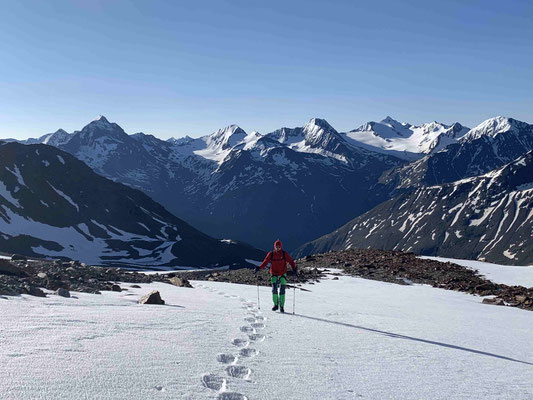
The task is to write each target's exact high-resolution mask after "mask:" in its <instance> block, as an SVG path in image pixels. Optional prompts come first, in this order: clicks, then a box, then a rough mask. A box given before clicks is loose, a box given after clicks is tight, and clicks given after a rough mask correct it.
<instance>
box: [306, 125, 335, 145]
mask: <svg viewBox="0 0 533 400" xmlns="http://www.w3.org/2000/svg"><path fill="white" fill-rule="evenodd" d="M303 134H304V138H305V143H306V144H307V145H312V146H316V145H318V144H319V142H321V141H322V140H324V139H326V138H327V137H328V136H330V135H338V133H337V131H336V130H335V128H333V127H332V126H331V125H330V124H329V123H328V122H327V121H326V120H325V119H321V118H312V119H311V120H310V121H309V122H308V123H307V124H305V126H304V129H303Z"/></svg>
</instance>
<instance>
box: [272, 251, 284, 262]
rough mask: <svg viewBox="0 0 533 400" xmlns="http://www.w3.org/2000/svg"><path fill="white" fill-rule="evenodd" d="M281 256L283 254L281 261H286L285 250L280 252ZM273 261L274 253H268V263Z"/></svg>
mask: <svg viewBox="0 0 533 400" xmlns="http://www.w3.org/2000/svg"><path fill="white" fill-rule="evenodd" d="M281 254H283V261H286V259H285V250H283V249H282V250H281ZM272 261H274V252H273V251H272V252H270V262H272Z"/></svg>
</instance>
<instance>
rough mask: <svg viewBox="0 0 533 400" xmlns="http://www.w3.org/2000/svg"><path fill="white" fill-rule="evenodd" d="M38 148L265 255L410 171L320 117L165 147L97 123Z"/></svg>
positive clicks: (365, 205)
mask: <svg viewBox="0 0 533 400" xmlns="http://www.w3.org/2000/svg"><path fill="white" fill-rule="evenodd" d="M35 141H40V142H42V143H45V142H46V143H48V144H52V145H55V146H58V147H59V148H60V149H62V150H65V151H67V152H69V153H71V154H72V155H74V156H75V157H76V158H78V159H80V160H82V161H84V162H85V163H87V165H89V166H90V167H91V168H93V169H94V170H95V171H96V172H97V173H99V174H101V175H103V176H105V177H108V178H110V179H112V180H114V181H117V182H121V183H124V184H126V185H129V186H131V187H134V188H137V189H140V190H142V191H144V192H145V193H146V194H147V195H149V196H150V197H152V198H153V199H154V200H156V201H158V202H160V203H161V204H162V205H163V206H165V208H167V209H168V210H169V211H170V212H172V213H173V214H175V215H177V216H178V217H180V218H183V219H184V220H186V221H187V222H189V223H190V224H192V225H193V226H195V227H197V228H199V229H200V230H202V231H205V232H206V233H208V234H210V235H212V236H215V237H232V238H235V239H240V240H246V241H247V242H249V243H252V244H254V245H256V246H259V247H262V248H270V247H271V245H272V240H273V239H275V238H277V237H278V236H280V235H283V238H284V243H285V244H286V246H287V247H288V248H294V247H295V246H297V245H300V244H302V243H304V242H306V241H308V240H312V239H314V238H316V237H318V236H320V235H322V234H325V233H327V232H329V231H331V230H332V229H334V228H335V227H337V226H339V225H340V224H342V223H344V222H346V221H347V220H349V219H350V218H353V217H354V216H356V215H359V214H361V213H362V212H364V211H366V210H368V209H370V208H372V207H373V206H375V205H376V204H379V203H380V202H381V201H383V200H385V199H386V198H382V197H380V196H381V195H378V194H376V196H373V195H372V194H370V195H369V188H370V187H371V185H373V184H375V183H376V182H377V180H378V178H379V176H380V175H381V173H382V172H383V171H385V170H388V169H390V168H393V167H396V166H399V165H402V164H404V163H405V161H404V160H402V159H400V158H398V157H396V156H395V155H390V154H383V153H378V152H374V151H370V150H368V149H366V148H364V146H363V147H362V146H359V145H358V144H356V143H355V142H354V140H352V139H349V138H348V137H347V136H346V135H345V134H341V133H339V132H337V131H336V130H335V129H334V128H333V127H332V126H331V125H330V124H328V123H327V122H326V121H325V120H323V119H318V118H313V119H311V120H310V121H309V122H308V123H307V124H306V125H305V126H303V127H298V128H282V129H279V130H277V131H274V132H272V133H269V134H266V135H261V134H259V133H257V132H252V133H249V134H248V133H246V132H245V131H244V130H242V129H241V128H239V127H238V126H236V125H232V126H228V127H226V128H224V129H220V130H218V131H217V132H214V133H213V134H211V135H207V136H204V137H201V138H197V139H193V138H190V137H185V138H181V139H170V140H168V141H162V140H160V139H157V138H156V137H154V136H152V135H146V134H143V133H137V134H134V135H128V134H126V133H125V132H124V130H123V129H122V128H121V127H120V126H118V125H117V124H115V123H110V122H109V121H108V120H107V119H106V118H105V117H102V116H101V117H99V118H98V119H97V120H95V121H93V122H91V123H89V124H88V125H87V126H85V127H84V128H83V129H82V130H81V131H76V132H74V133H72V134H68V136H65V133H64V131H62V130H59V131H57V132H56V133H54V134H51V135H50V134H49V135H45V136H43V137H41V138H40V139H31V140H29V141H27V142H28V143H30V142H31V143H33V142H35ZM376 193H377V192H376Z"/></svg>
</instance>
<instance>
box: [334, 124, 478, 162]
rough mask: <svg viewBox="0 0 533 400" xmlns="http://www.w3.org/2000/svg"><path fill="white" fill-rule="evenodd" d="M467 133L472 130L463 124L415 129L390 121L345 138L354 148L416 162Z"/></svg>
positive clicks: (353, 131) (366, 125)
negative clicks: (358, 147) (355, 146)
mask: <svg viewBox="0 0 533 400" xmlns="http://www.w3.org/2000/svg"><path fill="white" fill-rule="evenodd" d="M467 132H468V128H465V127H463V126H462V125H461V124H459V123H455V124H453V125H451V126H448V125H444V124H441V123H439V122H431V123H429V124H422V125H420V126H412V125H410V124H407V123H400V122H398V121H396V120H394V119H392V118H391V117H387V118H385V119H384V120H382V121H381V122H367V123H366V124H364V125H362V126H360V127H359V128H357V129H354V130H352V131H350V132H347V133H345V134H344V135H345V136H346V138H347V140H349V141H351V142H352V143H353V144H354V145H357V146H360V147H363V148H366V149H370V150H373V151H377V152H382V153H389V154H393V155H395V156H397V157H401V158H404V159H406V160H410V161H412V160H416V159H418V158H420V157H422V156H424V155H426V154H430V153H433V152H437V151H439V150H441V149H443V148H445V147H446V146H448V145H450V144H452V143H455V142H457V140H458V139H459V138H461V137H462V136H463V135H465V134H466V133H467Z"/></svg>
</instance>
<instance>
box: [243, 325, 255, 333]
mask: <svg viewBox="0 0 533 400" xmlns="http://www.w3.org/2000/svg"><path fill="white" fill-rule="evenodd" d="M252 325H253V324H252ZM241 332H245V333H255V329H254V328H252V327H251V326H241Z"/></svg>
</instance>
